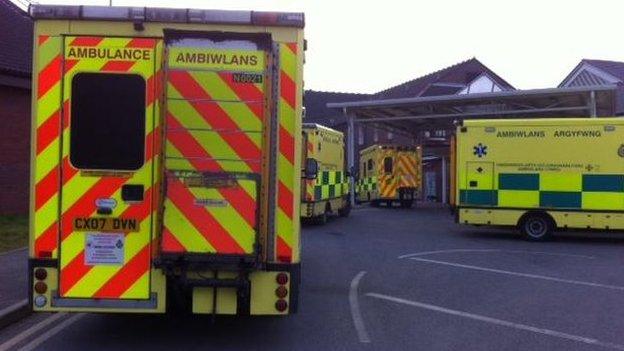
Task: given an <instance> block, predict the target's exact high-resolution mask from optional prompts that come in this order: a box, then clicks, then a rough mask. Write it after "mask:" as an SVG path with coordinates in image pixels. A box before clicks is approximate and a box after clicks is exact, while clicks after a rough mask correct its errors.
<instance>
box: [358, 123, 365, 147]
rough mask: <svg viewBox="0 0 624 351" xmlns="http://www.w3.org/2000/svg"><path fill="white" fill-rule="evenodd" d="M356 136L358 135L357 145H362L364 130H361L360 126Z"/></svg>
mask: <svg viewBox="0 0 624 351" xmlns="http://www.w3.org/2000/svg"><path fill="white" fill-rule="evenodd" d="M357 134H358V145H364V128H362V126H361V125H360V126H358V130H357Z"/></svg>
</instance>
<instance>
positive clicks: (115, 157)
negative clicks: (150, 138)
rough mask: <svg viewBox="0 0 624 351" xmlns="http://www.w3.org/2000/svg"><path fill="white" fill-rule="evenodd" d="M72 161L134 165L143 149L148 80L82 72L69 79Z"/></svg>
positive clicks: (92, 166)
mask: <svg viewBox="0 0 624 351" xmlns="http://www.w3.org/2000/svg"><path fill="white" fill-rule="evenodd" d="M71 89H72V92H71V94H72V95H71V115H70V161H71V163H72V165H73V166H74V167H76V168H79V169H89V170H122V171H132V170H137V169H139V168H141V166H142V165H143V158H144V152H145V80H144V79H143V78H142V77H141V76H139V75H136V74H106V73H79V74H76V76H74V78H73V80H72V85H71Z"/></svg>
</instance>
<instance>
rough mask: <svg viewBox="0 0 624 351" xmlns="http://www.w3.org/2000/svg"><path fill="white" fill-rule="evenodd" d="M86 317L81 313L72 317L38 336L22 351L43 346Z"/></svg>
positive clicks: (21, 349) (21, 350)
mask: <svg viewBox="0 0 624 351" xmlns="http://www.w3.org/2000/svg"><path fill="white" fill-rule="evenodd" d="M85 315H86V314H84V313H79V314H75V315H73V316H71V317H70V318H68V319H66V320H64V321H63V322H62V323H61V324H59V325H57V326H56V327H54V328H52V329H50V330H48V331H46V332H45V333H43V334H41V335H40V336H38V337H37V338H35V339H34V340H32V341H31V342H29V343H28V344H26V345H24V347H22V348H20V351H31V350H34V349H36V348H37V347H38V346H39V345H41V344H43V343H44V342H45V341H46V340H48V339H50V338H51V337H53V336H54V335H56V334H58V333H59V332H61V331H62V330H63V329H65V328H67V327H69V326H70V325H72V324H74V323H76V322H77V321H78V320H80V319H81V318H83V317H84V316H85Z"/></svg>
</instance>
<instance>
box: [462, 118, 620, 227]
mask: <svg viewBox="0 0 624 351" xmlns="http://www.w3.org/2000/svg"><path fill="white" fill-rule="evenodd" d="M623 136H624V123H623V121H622V120H620V119H614V118H600V119H544V120H517V121H513V120H509V121H470V122H466V123H465V125H464V126H462V127H459V128H458V131H457V162H456V168H457V176H456V179H455V182H456V184H457V191H456V193H455V196H456V201H457V204H458V206H459V208H460V211H459V222H460V223H468V224H492V225H512V226H513V225H516V224H518V221H519V220H520V218H521V217H522V215H524V214H525V213H526V212H527V211H529V210H531V211H542V212H544V213H547V214H548V215H550V216H551V217H552V218H553V220H554V221H555V222H556V224H557V226H558V227H560V228H566V227H569V228H599V229H620V228H624V222H623V221H622V220H623V219H624V218H623V216H622V213H623V212H624V144H623Z"/></svg>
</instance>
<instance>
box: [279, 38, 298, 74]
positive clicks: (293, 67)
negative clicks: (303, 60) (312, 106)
mask: <svg viewBox="0 0 624 351" xmlns="http://www.w3.org/2000/svg"><path fill="white" fill-rule="evenodd" d="M280 66H281V68H282V70H283V71H284V72H285V73H286V74H287V75H288V76H289V77H290V79H292V80H293V81H296V80H295V74H296V73H297V55H296V54H295V53H294V52H292V51H291V50H290V48H289V47H288V45H286V44H280Z"/></svg>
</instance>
